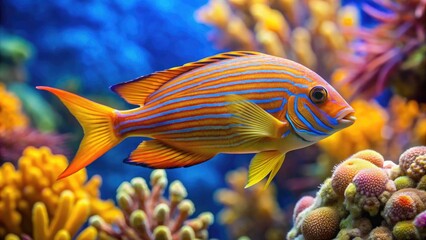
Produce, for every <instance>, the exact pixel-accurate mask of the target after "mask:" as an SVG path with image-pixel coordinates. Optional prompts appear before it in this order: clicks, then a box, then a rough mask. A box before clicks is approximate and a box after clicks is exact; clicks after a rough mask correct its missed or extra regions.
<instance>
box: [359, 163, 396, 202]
mask: <svg viewBox="0 0 426 240" xmlns="http://www.w3.org/2000/svg"><path fill="white" fill-rule="evenodd" d="M388 180H389V178H388V176H387V175H386V173H385V172H384V171H383V170H382V169H380V168H370V169H363V170H361V171H359V172H358V173H357V174H356V175H355V177H354V178H353V183H354V184H355V186H356V189H357V191H358V192H359V193H361V194H362V195H365V196H369V197H373V196H376V197H377V196H379V195H380V194H381V193H382V192H383V191H385V189H386V183H387V182H388Z"/></svg>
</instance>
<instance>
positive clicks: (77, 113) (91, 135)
mask: <svg viewBox="0 0 426 240" xmlns="http://www.w3.org/2000/svg"><path fill="white" fill-rule="evenodd" d="M36 88H37V89H40V90H45V91H48V92H50V93H52V94H54V95H56V96H57V97H58V98H59V100H61V101H62V103H63V104H64V105H65V106H66V107H67V108H68V110H69V111H70V112H71V114H72V115H74V117H75V118H76V119H77V120H78V122H79V123H80V125H81V127H82V128H83V132H84V137H83V140H82V141H81V142H80V147H79V149H78V151H77V153H76V155H75V156H74V159H73V160H72V161H71V163H70V164H69V166H68V167H67V168H66V169H65V170H64V171H63V172H62V173H61V174H60V175H59V177H58V180H59V179H62V178H65V177H67V176H69V175H71V174H73V173H75V172H77V171H79V170H80V169H82V168H84V167H86V166H87V165H89V164H90V163H92V162H93V161H95V160H96V159H97V158H99V157H100V156H102V155H103V154H104V153H106V152H107V151H108V150H110V149H111V148H113V147H114V146H115V145H117V144H118V143H119V142H120V141H121V140H122V139H121V138H120V137H118V136H117V135H116V134H115V132H114V118H115V113H114V111H115V110H114V109H113V108H110V107H107V106H104V105H101V104H99V103H95V102H92V101H90V100H88V99H85V98H83V97H80V96H78V95H75V94H73V93H69V92H66V91H63V90H60V89H56V88H51V87H45V86H38V87H36Z"/></svg>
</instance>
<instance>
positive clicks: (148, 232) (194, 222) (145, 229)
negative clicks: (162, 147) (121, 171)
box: [90, 170, 214, 240]
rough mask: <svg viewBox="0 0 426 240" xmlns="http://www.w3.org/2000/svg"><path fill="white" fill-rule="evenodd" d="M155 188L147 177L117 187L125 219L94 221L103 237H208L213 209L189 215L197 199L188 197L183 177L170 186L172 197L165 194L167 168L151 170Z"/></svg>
mask: <svg viewBox="0 0 426 240" xmlns="http://www.w3.org/2000/svg"><path fill="white" fill-rule="evenodd" d="M150 183H151V189H149V188H148V184H147V183H146V181H145V179H143V178H134V179H132V180H131V181H130V182H123V183H122V184H121V185H120V186H119V187H118V189H117V202H118V205H119V207H120V209H121V211H122V214H123V215H124V219H117V221H114V222H113V223H112V224H108V223H107V222H106V221H105V220H104V219H103V218H102V217H101V216H93V217H91V218H90V223H91V225H92V226H94V227H95V228H96V229H97V230H98V231H99V235H98V236H99V237H100V238H101V239H103V237H106V236H107V237H109V238H112V239H165V240H168V239H170V240H171V239H188V240H191V239H208V238H209V235H208V231H207V228H208V227H209V226H210V225H211V224H212V223H213V220H214V218H213V215H212V214H211V213H210V212H204V213H201V214H200V215H199V216H198V217H197V218H194V219H188V218H189V217H190V216H191V215H192V214H193V213H194V211H195V207H194V203H193V202H192V201H191V200H189V199H186V197H187V192H186V189H185V187H184V186H183V184H182V183H181V182H180V181H174V182H172V183H171V184H170V186H169V199H166V198H165V197H164V196H163V194H164V192H165V190H166V187H167V183H168V180H167V176H166V172H165V171H164V170H154V171H153V172H152V173H151V182H150Z"/></svg>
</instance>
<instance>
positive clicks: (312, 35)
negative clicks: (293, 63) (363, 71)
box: [196, 0, 358, 75]
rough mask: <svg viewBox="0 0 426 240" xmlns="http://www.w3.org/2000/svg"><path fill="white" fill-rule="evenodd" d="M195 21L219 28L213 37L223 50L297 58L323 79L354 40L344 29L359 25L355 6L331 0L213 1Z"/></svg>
mask: <svg viewBox="0 0 426 240" xmlns="http://www.w3.org/2000/svg"><path fill="white" fill-rule="evenodd" d="M196 19H197V20H198V21H199V22H202V23H205V24H208V25H212V26H214V27H215V28H216V33H215V34H214V35H213V36H212V37H213V38H214V40H215V41H216V42H217V43H218V45H219V47H221V48H224V47H227V48H231V49H244V50H257V51H262V52H266V53H269V54H272V55H276V56H281V57H286V58H290V59H295V60H297V61H298V62H300V63H302V64H304V65H306V66H308V67H310V68H311V69H314V70H317V72H319V73H320V74H322V75H324V74H325V75H328V74H330V73H331V71H332V70H333V68H334V67H335V66H336V62H337V61H336V59H337V55H338V53H339V52H340V51H343V50H344V49H345V48H346V45H347V41H348V40H350V39H348V38H346V37H345V36H344V34H343V33H342V30H341V29H342V28H343V27H345V28H353V27H354V26H356V25H358V13H357V10H356V8H354V7H352V6H346V7H342V8H341V7H340V5H339V2H338V1H331V0H311V1H288V0H274V1H264V0H262V1H248V0H242V1H241V0H210V1H209V3H208V4H207V5H205V6H203V7H202V8H201V9H199V10H198V11H197V12H196Z"/></svg>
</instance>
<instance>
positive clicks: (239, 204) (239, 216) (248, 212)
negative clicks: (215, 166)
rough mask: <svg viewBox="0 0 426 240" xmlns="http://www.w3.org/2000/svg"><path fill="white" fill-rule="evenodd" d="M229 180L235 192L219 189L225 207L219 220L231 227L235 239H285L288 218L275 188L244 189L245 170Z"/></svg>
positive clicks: (217, 197)
mask: <svg viewBox="0 0 426 240" xmlns="http://www.w3.org/2000/svg"><path fill="white" fill-rule="evenodd" d="M226 180H227V182H228V183H229V185H230V187H231V189H219V190H218V191H217V192H216V193H215V198H216V201H218V202H220V203H221V204H223V205H224V206H225V209H223V210H222V211H221V213H220V214H219V221H220V222H221V223H222V224H224V225H226V226H227V227H228V230H229V231H230V235H231V238H232V239H237V238H239V237H242V236H247V237H250V238H252V239H255V238H256V237H257V238H259V237H260V238H262V239H267V240H275V239H284V236H285V231H286V224H287V223H286V221H285V219H286V217H285V215H284V213H283V212H282V210H281V209H280V207H279V205H278V203H277V202H276V192H275V188H274V187H269V188H268V189H264V187H263V184H259V185H256V186H254V187H253V188H250V189H244V186H245V184H246V182H247V170H245V169H239V170H236V171H232V172H230V173H228V174H227V176H226ZM251 226H256V227H255V228H253V227H251Z"/></svg>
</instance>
